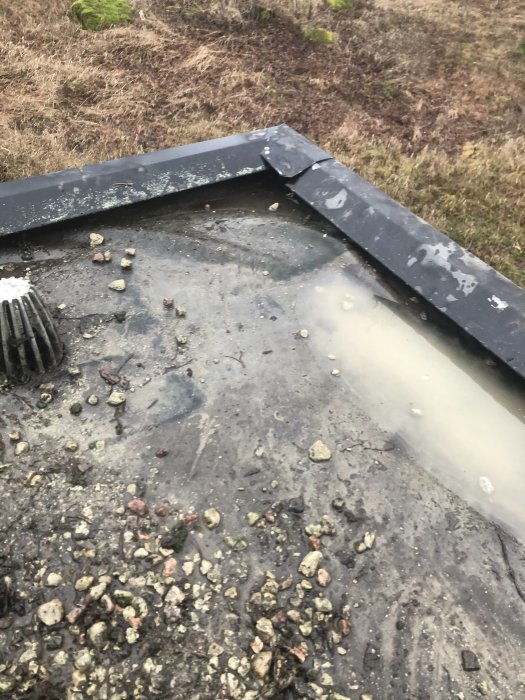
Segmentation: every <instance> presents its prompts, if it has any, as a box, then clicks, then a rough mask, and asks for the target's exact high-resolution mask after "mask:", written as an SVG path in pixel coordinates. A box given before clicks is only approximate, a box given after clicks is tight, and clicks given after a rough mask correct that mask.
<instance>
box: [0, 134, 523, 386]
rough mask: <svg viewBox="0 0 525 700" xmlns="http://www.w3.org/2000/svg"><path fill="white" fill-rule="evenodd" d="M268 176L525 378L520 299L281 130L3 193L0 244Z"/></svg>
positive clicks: (44, 179) (476, 262)
mask: <svg viewBox="0 0 525 700" xmlns="http://www.w3.org/2000/svg"><path fill="white" fill-rule="evenodd" d="M268 170H272V171H274V172H276V173H277V174H279V175H280V176H281V177H283V179H284V184H285V186H287V188H288V189H290V190H291V191H292V192H294V193H295V194H296V195H297V196H298V197H299V198H300V199H302V200H303V201H304V202H306V203H307V204H308V205H310V206H311V207H312V208H313V209H314V210H315V211H317V212H318V213H319V214H320V215H321V216H323V217H324V218H325V219H327V220H328V221H330V222H331V223H332V224H333V225H334V226H335V227H336V228H337V229H339V230H340V231H341V232H342V233H343V234H344V235H345V236H347V238H349V239H350V240H351V241H352V242H353V243H355V244H356V245H357V246H358V247H360V248H361V249H363V250H364V251H365V252H366V253H368V254H369V255H370V256H371V257H372V258H374V259H375V260H377V261H378V262H379V263H380V264H381V265H382V266H383V267H385V268H386V269H387V270H389V271H390V272H392V273H393V274H394V275H395V276H396V277H397V278H398V279H400V280H401V281H402V282H404V283H405V284H406V285H407V286H408V287H409V288H411V289H413V290H414V291H415V292H417V293H418V294H419V295H420V296H422V297H423V298H424V299H426V300H427V301H428V302H429V303H430V304H431V305H432V306H433V307H435V308H436V309H437V310H438V311H440V312H441V313H442V314H444V315H445V316H446V317H447V318H449V319H450V320H451V321H452V322H453V323H454V324H455V325H456V326H459V327H460V328H461V329H462V330H463V331H464V332H466V333H467V335H469V336H471V337H472V338H474V339H475V340H476V341H477V342H479V343H480V344H481V345H482V346H483V347H485V348H486V349H487V350H489V351H490V352H491V353H492V354H493V355H495V356H496V357H497V358H499V359H500V360H502V361H503V363H504V364H505V365H507V366H508V367H510V368H511V369H512V370H514V371H515V372H516V373H517V374H518V375H520V377H522V378H524V379H525V292H524V290H522V289H520V288H519V287H517V286H516V285H515V284H513V283H512V282H511V281H510V280H508V279H507V278H506V277H504V276H503V275H501V274H499V273H498V272H496V270H494V269H493V268H491V267H490V266H489V265H487V264H486V263H484V262H483V261H481V260H480V259H479V258H477V257H476V256H474V255H472V254H471V253H469V252H468V251H466V250H465V249H464V248H462V247H461V246H459V245H458V244H457V243H455V242H454V241H452V240H451V239H450V238H448V237H447V236H446V235H445V234H443V233H441V232H440V231H438V230H437V229H435V228H434V227H432V226H431V225H430V224H428V223H427V222H425V221H424V220H423V219H421V218H420V217H418V216H416V215H415V214H413V213H412V212H410V211H409V210H408V209H406V208H405V207H403V206H402V205H401V204H399V203H398V202H396V201H394V200H393V199H391V198H390V197H388V196H387V195H386V194H385V193H384V192H382V191H381V190H379V189H377V188H376V187H374V186H373V185H371V184H370V183H368V182H366V181H365V180H363V179H362V178H360V177H359V176H358V175H356V173H354V172H353V171H351V170H349V169H348V168H347V167H346V166H344V165H343V164H342V163H340V162H339V161H337V160H335V159H334V158H333V157H332V156H330V154H328V153H326V151H323V150H322V149H321V148H319V147H318V146H316V145H315V144H313V143H311V142H310V141H308V140H307V139H306V138H305V137H304V136H302V135H301V134H299V133H298V132H296V131H294V130H293V129H291V128H290V127H288V126H287V125H279V126H275V127H269V128H267V129H259V130H256V131H251V132H248V133H245V134H238V135H235V136H227V137H223V138H219V139H213V140H211V141H203V142H200V143H196V144H189V145H185V146H179V147H176V148H169V149H165V150H163V151H157V152H155V153H146V154H140V155H137V156H131V157H127V158H120V159H118V160H113V161H106V162H103V163H99V164H95V165H89V166H86V167H84V168H80V169H72V170H65V171H62V172H58V173H50V174H47V175H40V176H36V177H31V178H26V179H23V180H16V181H12V182H7V183H1V184H0V237H1V236H2V235H8V234H11V233H17V232H20V231H25V230H29V229H34V228H39V227H41V226H44V225H47V224H53V223H58V222H62V221H67V220H71V219H75V218H78V217H81V216H85V215H86V214H96V213H100V212H103V211H108V210H111V209H115V208H117V207H121V206H126V205H128V204H132V203H136V202H141V201H148V200H151V199H155V198H160V197H163V196H165V195H170V194H174V193H176V192H183V191H185V190H186V191H187V190H192V189H195V188H197V187H202V186H205V185H211V184H215V183H219V182H224V181H227V180H231V179H234V178H239V177H244V176H248V175H252V174H256V173H260V172H263V171H268Z"/></svg>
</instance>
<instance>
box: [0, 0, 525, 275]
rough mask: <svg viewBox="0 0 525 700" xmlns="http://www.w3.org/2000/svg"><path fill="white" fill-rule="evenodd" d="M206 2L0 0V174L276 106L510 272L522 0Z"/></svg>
mask: <svg viewBox="0 0 525 700" xmlns="http://www.w3.org/2000/svg"><path fill="white" fill-rule="evenodd" d="M334 4H335V5H350V7H347V8H340V9H335V8H332V7H329V6H328V5H334ZM204 5H205V7H203V3H198V2H196V1H195V0H180V2H171V0H170V1H168V0H141V1H137V3H136V12H135V18H134V21H133V23H132V24H131V25H129V26H125V27H118V28H114V29H109V30H105V31H102V32H89V31H85V30H83V29H81V28H80V26H79V25H78V24H76V23H74V22H72V21H71V20H70V19H69V18H68V15H67V10H68V6H69V3H68V2H66V1H65V0H52V1H51V2H49V3H46V9H45V12H43V11H42V5H41V3H39V2H36V0H27V1H25V2H23V3H15V4H13V3H7V2H5V1H4V0H0V30H1V31H2V36H3V41H2V45H1V46H0V61H1V68H0V89H1V91H2V95H3V105H2V114H1V115H0V149H1V151H0V152H1V159H0V160H1V164H0V179H3V180H7V179H13V178H19V177H25V176H28V175H32V174H36V173H43V172H46V171H52V170H60V169H63V168H67V167H73V166H78V165H81V164H85V163H90V162H97V161H100V160H104V159H109V158H115V157H119V156H122V155H130V154H133V153H137V152H141V151H145V150H154V149H159V148H164V147H168V146H173V145H177V144H182V143H188V142H193V141H196V140H203V139H208V138H212V137H216V136H221V135H225V134H231V133H234V132H238V131H243V130H249V129H252V128H255V127H264V126H268V125H272V124H276V123H280V122H287V123H288V124H290V126H292V127H294V128H296V129H297V130H299V131H301V132H302V133H304V134H305V135H307V136H309V137H310V138H311V139H312V140H314V141H316V142H317V143H318V144H319V145H321V146H322V147H324V148H326V149H327V150H329V151H331V152H332V153H334V154H335V155H336V156H337V157H339V158H340V159H341V160H342V161H343V162H344V163H345V164H346V165H348V166H350V167H352V168H354V169H355V170H357V171H358V172H359V173H360V174H362V175H363V176H364V177H366V178H367V179H369V180H371V181H372V182H373V183H374V184H376V185H378V186H379V187H381V188H383V189H385V190H386V191H387V192H388V193H389V194H390V195H392V196H393V197H395V198H396V199H399V200H400V201H401V202H402V203H403V204H405V205H407V206H408V207H409V208H411V209H413V210H414V211H415V212H416V213H418V214H419V215H421V216H423V217H424V218H426V219H428V220H429V221H430V222H431V223H433V224H434V225H435V226H437V227H438V228H441V229H442V230H444V231H445V232H447V233H448V234H450V235H451V236H452V237H453V238H455V239H456V240H458V241H459V242H460V243H462V244H463V245H465V246H466V247H467V248H469V249H470V250H471V251H473V252H474V253H476V254H478V255H479V256H480V257H482V258H483V259H484V260H486V261H487V262H489V263H490V264H492V265H494V266H495V267H496V268H497V269H499V270H500V271H501V272H503V273H504V274H506V275H508V276H509V277H511V278H512V279H513V280H515V281H516V282H517V283H518V284H522V285H523V284H524V282H525V264H524V255H523V250H524V248H525V240H524V238H525V234H524V231H525V205H524V192H525V165H524V164H525V139H524V135H523V108H524V89H523V87H524V78H525V56H524V53H525V52H524V44H523V41H524V40H523V37H524V34H525V15H524V10H523V6H522V3H520V2H518V1H517V0H500V1H499V2H489V1H488V0H471V2H469V3H467V4H465V3H457V2H453V1H452V0H440V1H439V2H432V3H428V2H425V1H423V0H411V2H410V3H401V2H398V1H396V0H375V1H370V2H365V1H361V0H357V1H356V2H353V3H328V4H327V5H325V4H324V3H323V2H320V1H318V0H309V1H308V2H306V1H305V2H292V1H291V0H289V1H288V2H279V3H277V2H271V0H269V1H268V2H266V3H264V7H262V9H261V7H258V6H257V4H256V3H253V2H238V1H236V0H230V1H228V2H226V0H223V1H221V0H217V1H216V2H210V3H205V4H204ZM241 8H242V11H241ZM305 28H314V29H319V28H322V29H327V30H330V31H332V32H333V41H332V42H331V43H330V44H328V45H324V44H322V43H319V42H316V41H312V40H309V39H306V38H304V37H303V36H302V33H301V32H302V30H304V29H305Z"/></svg>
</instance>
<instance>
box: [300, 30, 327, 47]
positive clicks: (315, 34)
mask: <svg viewBox="0 0 525 700" xmlns="http://www.w3.org/2000/svg"><path fill="white" fill-rule="evenodd" d="M301 34H302V35H303V37H304V38H305V39H308V40H309V41H315V42H316V43H317V44H331V43H333V41H334V39H335V35H334V33H333V32H331V31H329V30H328V29H322V28H321V27H303V28H302V29H301Z"/></svg>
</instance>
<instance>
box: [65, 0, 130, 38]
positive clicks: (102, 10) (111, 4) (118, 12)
mask: <svg viewBox="0 0 525 700" xmlns="http://www.w3.org/2000/svg"><path fill="white" fill-rule="evenodd" d="M70 12H71V16H72V17H73V18H74V19H75V20H77V21H78V22H80V24H81V25H82V26H83V27H84V29H91V31H94V32H98V31H100V30H101V29H108V28H109V27H114V26H115V25H118V24H126V23H127V22H130V21H131V19H132V17H133V8H132V6H131V5H130V3H129V0H75V2H74V3H73V4H72V5H71V10H70Z"/></svg>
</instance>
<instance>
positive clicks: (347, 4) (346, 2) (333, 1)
mask: <svg viewBox="0 0 525 700" xmlns="http://www.w3.org/2000/svg"><path fill="white" fill-rule="evenodd" d="M326 4H327V5H328V7H332V8H333V9H334V10H351V9H352V7H353V6H354V3H353V1H352V0H326Z"/></svg>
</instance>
